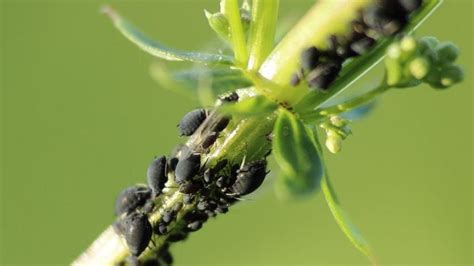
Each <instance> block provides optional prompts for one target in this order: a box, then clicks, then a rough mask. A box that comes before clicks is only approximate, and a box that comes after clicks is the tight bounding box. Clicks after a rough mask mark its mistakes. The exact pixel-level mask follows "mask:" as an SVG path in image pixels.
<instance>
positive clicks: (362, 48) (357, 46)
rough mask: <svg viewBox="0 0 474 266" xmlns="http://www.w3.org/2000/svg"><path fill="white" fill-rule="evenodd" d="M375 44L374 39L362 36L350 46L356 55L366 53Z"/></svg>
mask: <svg viewBox="0 0 474 266" xmlns="http://www.w3.org/2000/svg"><path fill="white" fill-rule="evenodd" d="M374 44H375V40H374V39H372V38H370V37H367V36H366V37H363V38H361V39H359V40H357V41H354V42H352V43H351V45H350V48H351V50H352V51H354V52H355V53H356V54H358V55H362V54H364V53H366V52H367V51H368V50H369V49H370V48H372V46H373V45H374Z"/></svg>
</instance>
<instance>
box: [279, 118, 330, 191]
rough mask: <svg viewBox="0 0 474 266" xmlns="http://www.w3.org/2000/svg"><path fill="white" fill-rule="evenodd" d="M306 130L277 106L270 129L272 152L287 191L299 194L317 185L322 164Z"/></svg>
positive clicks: (300, 123)
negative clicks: (276, 116)
mask: <svg viewBox="0 0 474 266" xmlns="http://www.w3.org/2000/svg"><path fill="white" fill-rule="evenodd" d="M312 138H313V136H311V131H309V130H308V129H307V128H306V127H305V126H304V124H303V123H302V122H301V121H300V120H299V119H298V118H297V117H296V116H295V115H294V114H292V113H290V112H289V111H287V110H285V109H281V110H280V112H279V115H278V118H277V120H276V122H275V126H274V130H273V154H274V156H275V160H276V162H277V163H278V165H279V166H280V168H281V176H280V177H281V178H282V179H283V182H284V183H286V184H287V186H288V188H289V190H290V191H293V192H294V193H299V194H302V195H303V194H307V193H310V192H313V191H314V190H316V189H317V188H318V187H319V184H320V180H321V177H322V175H323V168H324V167H323V164H322V162H321V159H320V156H319V153H318V150H317V148H316V146H315V143H314V141H313V139H312Z"/></svg>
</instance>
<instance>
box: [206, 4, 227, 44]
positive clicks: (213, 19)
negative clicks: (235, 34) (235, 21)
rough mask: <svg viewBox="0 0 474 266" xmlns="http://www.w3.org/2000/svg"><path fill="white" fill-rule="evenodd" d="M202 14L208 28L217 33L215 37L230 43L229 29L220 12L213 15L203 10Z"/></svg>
mask: <svg viewBox="0 0 474 266" xmlns="http://www.w3.org/2000/svg"><path fill="white" fill-rule="evenodd" d="M204 14H205V15H206V18H207V21H208V23H209V26H210V27H211V29H213V30H214V32H215V33H217V36H219V37H220V38H221V39H222V40H224V41H225V42H228V43H230V41H231V40H230V27H229V21H228V20H227V18H226V16H225V15H224V14H222V13H221V12H217V13H214V14H213V13H210V12H209V11H207V10H204Z"/></svg>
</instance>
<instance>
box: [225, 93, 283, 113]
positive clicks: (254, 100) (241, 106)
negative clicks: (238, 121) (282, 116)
mask: <svg viewBox="0 0 474 266" xmlns="http://www.w3.org/2000/svg"><path fill="white" fill-rule="evenodd" d="M277 108H278V105H277V104H276V103H275V102H273V101H270V100H268V99H267V97H265V96H262V95H258V96H255V97H249V98H245V99H242V100H241V101H239V102H236V103H228V104H224V105H221V106H220V107H219V111H220V112H222V113H224V114H229V115H235V116H238V117H249V116H254V115H265V114H270V113H272V112H273V111H275V110H276V109H277Z"/></svg>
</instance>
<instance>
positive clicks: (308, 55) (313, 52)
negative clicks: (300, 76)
mask: <svg viewBox="0 0 474 266" xmlns="http://www.w3.org/2000/svg"><path fill="white" fill-rule="evenodd" d="M320 55H321V53H320V51H319V50H318V48H316V47H314V46H313V47H310V48H308V49H306V50H304V51H303V52H302V53H301V66H302V67H303V69H304V70H305V71H311V70H313V69H314V68H315V67H316V66H317V65H318V63H319V56H320Z"/></svg>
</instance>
